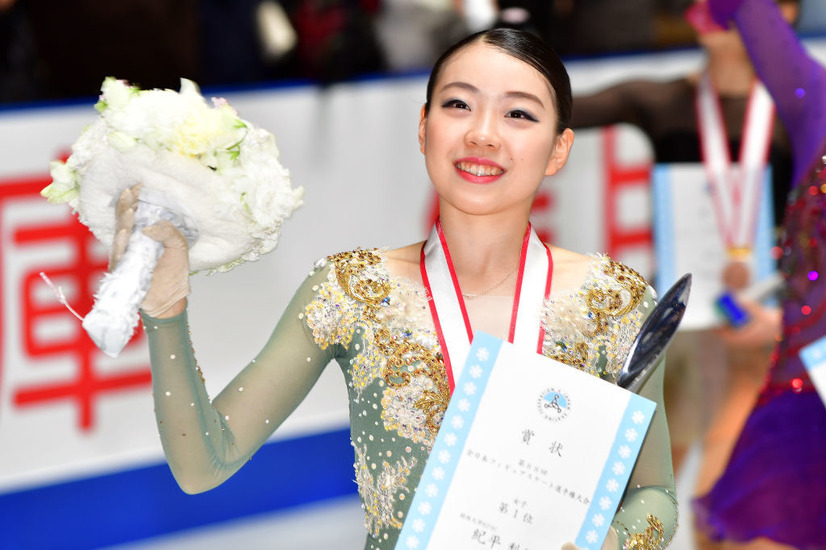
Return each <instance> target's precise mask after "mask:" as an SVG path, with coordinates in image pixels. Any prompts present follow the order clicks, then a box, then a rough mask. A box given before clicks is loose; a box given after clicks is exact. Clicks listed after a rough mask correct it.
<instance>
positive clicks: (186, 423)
mask: <svg viewBox="0 0 826 550" xmlns="http://www.w3.org/2000/svg"><path fill="white" fill-rule="evenodd" d="M325 273H326V268H325V269H324V270H321V271H319V272H316V273H314V274H311V276H310V277H308V278H307V280H306V281H305V282H304V284H303V285H302V286H301V287H300V288H299V290H298V291H297V292H296V294H295V296H294V297H293V299H292V301H291V302H290V304H289V305H288V306H287V309H286V311H285V312H284V314H283V316H282V317H281V320H280V321H279V322H278V324H277V325H276V327H275V329H274V330H273V332H272V335H271V336H270V338H269V340H268V341H267V343H266V345H265V346H264V348H263V349H262V350H261V352H260V353H259V354H258V355H257V356H256V357H255V359H253V360H252V361H251V362H250V363H249V364H248V365H246V367H244V368H243V370H241V371H240V373H239V374H238V375H237V376H236V377H235V378H234V379H233V380H232V382H230V383H229V385H227V387H226V388H224V389H223V390H222V391H221V393H220V394H219V395H218V396H217V397H216V398H215V399H214V400H212V401H210V398H209V396H208V395H207V393H206V389H205V387H204V382H203V378H202V376H201V371H200V368H199V367H198V364H197V363H196V360H195V356H194V352H193V350H192V344H191V341H190V337H189V332H188V331H189V328H188V325H187V317H186V312H184V313H183V314H181V315H179V316H177V317H173V318H170V319H155V318H152V317H148V316H146V315H144V316H143V325H144V328H145V330H146V332H147V335H148V337H149V347H150V356H151V361H152V384H153V394H154V399H155V415H156V418H157V422H158V429H159V432H160V436H161V442H162V444H163V448H164V453H165V454H166V457H167V461H168V462H169V466H170V469H171V470H172V474H173V475H174V476H175V479H176V481H177V482H178V484H179V485H180V486H181V488H182V489H183V490H184V491H186V492H188V493H197V492H201V491H206V490H208V489H211V488H213V487H215V486H217V485H219V484H221V483H222V482H223V481H225V480H226V479H227V478H229V477H230V476H231V475H232V474H233V473H235V472H236V471H237V470H238V469H239V468H240V467H241V466H242V465H243V464H244V463H245V462H246V461H247V460H249V458H250V457H251V456H252V455H253V454H254V453H255V451H256V450H258V448H259V447H260V446H261V445H262V444H263V443H264V442H265V441H266V439H267V438H268V437H269V436H270V435H271V434H272V432H273V430H275V428H276V427H278V426H279V425H280V424H281V423H282V422H283V421H284V419H286V418H287V416H289V414H290V413H291V412H292V411H293V410H294V409H295V408H296V407H297V406H298V405H299V403H300V402H301V401H302V400H303V399H304V397H305V396H306V395H307V393H308V392H309V391H310V388H312V386H313V385H314V384H315V382H316V380H317V379H318V377H319V376H320V375H321V372H322V371H323V369H324V367H325V366H326V365H327V364H328V363H329V361H330V360H331V359H332V358H333V356H334V350H335V346H329V347H327V349H326V350H322V349H321V348H320V347H319V346H318V345H316V344H315V342H314V341H313V337H312V334H311V333H310V331H309V329H308V328H307V325H306V323H305V322H304V320H303V317H304V307H305V305H306V304H308V303H309V302H310V301H311V299H312V297H313V296H314V294H315V289H316V288H317V285H318V284H319V283H320V282H322V281H323V280H324V277H325Z"/></svg>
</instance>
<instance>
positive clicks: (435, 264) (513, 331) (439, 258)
mask: <svg viewBox="0 0 826 550" xmlns="http://www.w3.org/2000/svg"><path fill="white" fill-rule="evenodd" d="M419 267H420V269H421V273H422V282H423V283H424V286H425V288H427V292H428V294H429V295H430V300H429V302H428V303H429V305H430V313H431V316H432V317H433V324H434V326H435V327H436V334H437V335H438V337H439V344H440V346H441V348H442V356H443V357H444V363H445V368H446V369H447V376H448V383H449V385H450V391H451V393H452V392H453V387H454V385H455V380H456V379H458V378H459V375H460V374H461V370H462V367H463V366H464V364H465V359H466V358H467V355H468V351H469V350H470V344H471V341H472V340H473V329H472V328H471V326H470V318H469V317H468V314H467V309H466V308H465V300H464V297H463V296H462V290H461V288H460V287H459V279H458V277H457V276H456V270H455V269H454V267H453V260H452V259H451V257H450V250H449V249H448V246H447V241H446V240H445V236H444V233H443V232H442V224H441V222H440V221H439V220H436V223H435V224H434V226H433V229H431V231H430V236H429V237H428V238H427V241H425V243H424V246H423V247H422V253H421V260H420V265H419ZM552 273H553V258H552V257H551V250H550V248H548V246H547V245H546V244H545V243H543V242H542V241H541V240H540V239H539V237H538V236H537V235H536V232H535V231H534V230H533V228H532V227H531V225H530V224H528V228H527V230H526V231H525V237H524V239H523V241H522V252H521V254H520V258H519V268H518V270H517V279H516V292H515V293H514V296H513V309H512V313H511V322H510V329H509V331H508V341H509V342H511V343H513V344H516V345H518V346H528V347H530V348H531V349H534V350H536V352H537V353H541V351H542V342H543V340H544V336H545V333H544V330H543V329H542V324H541V322H540V316H541V314H542V307H543V304H544V303H545V299H546V298H547V297H548V295H549V294H550V292H551V276H552Z"/></svg>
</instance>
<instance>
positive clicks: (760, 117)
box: [697, 73, 774, 253]
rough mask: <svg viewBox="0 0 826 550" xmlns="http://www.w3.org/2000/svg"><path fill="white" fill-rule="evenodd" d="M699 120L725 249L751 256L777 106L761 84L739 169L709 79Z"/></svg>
mask: <svg viewBox="0 0 826 550" xmlns="http://www.w3.org/2000/svg"><path fill="white" fill-rule="evenodd" d="M697 116H698V127H699V130H700V146H701V149H702V155H703V164H704V165H705V168H706V173H707V174H708V179H709V182H710V183H711V187H712V199H713V201H714V208H715V214H716V216H717V221H718V226H719V228H720V232H721V233H722V236H723V241H724V244H725V246H726V248H727V249H728V250H729V252H730V253H732V252H734V251H738V250H740V251H742V250H750V249H751V246H752V243H753V242H754V232H755V231H756V229H757V223H756V222H757V217H758V213H759V210H760V199H761V196H762V193H763V181H764V175H765V168H766V163H767V158H768V151H769V143H770V141H771V136H772V128H773V126H774V103H773V102H772V99H771V96H769V94H768V92H767V91H766V89H765V88H764V87H763V85H762V84H760V83H757V82H756V83H755V84H754V86H753V87H752V90H751V93H750V95H749V103H748V108H747V111H746V119H745V121H744V123H743V135H742V139H741V143H740V158H739V161H738V165H736V166H734V165H732V162H731V155H730V154H729V144H728V136H727V132H726V127H725V124H724V123H723V116H722V112H721V110H720V101H719V98H718V97H717V94H716V93H715V91H714V88H713V87H712V84H711V77H710V75H709V74H708V73H706V74H704V75H703V77H702V78H701V79H700V82H699V84H698V88H697Z"/></svg>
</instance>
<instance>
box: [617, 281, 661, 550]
mask: <svg viewBox="0 0 826 550" xmlns="http://www.w3.org/2000/svg"><path fill="white" fill-rule="evenodd" d="M653 302H655V299H654V293H653V290H652V289H651V288H650V287H649V288H647V289H646V292H645V295H644V297H643V304H642V306H638V307H639V308H642V311H643V313H644V315H645V316H647V315H649V314H650V313H651V311H652V310H653V308H652V307H645V304H646V303H649V304H651V303H653ZM664 378H665V358H663V359H661V360H660V361H659V363H658V364H657V367H656V369H655V371H654V373H653V374H652V375H651V378H649V379H648V381H647V382H646V383H645V384H644V385H643V387H642V388H641V389H640V391H639V394H640V395H641V396H642V397H645V398H646V399H650V400H651V401H653V402H654V403H656V404H657V408H656V411H655V412H654V418H653V419H652V421H651V425H650V426H649V428H648V433H647V435H646V437H645V441H644V443H643V445H642V449H641V450H640V455H639V457H638V458H637V464H636V466H635V467H634V471H633V472H632V473H631V478H630V479H629V481H628V488H627V489H626V491H625V495H623V499H622V503H621V504H620V507H619V509H618V510H617V513H616V515H615V516H614V520H613V522H612V526H613V527H614V529H615V530H616V531H617V534H618V535H619V548H623V546H624V545H625V544H626V543H627V542H629V541H630V542H631V543H632V544H633V546H632V548H635V549H636V550H654V549H660V548H665V547H666V546H668V544H669V543H670V542H671V539H672V538H673V537H674V533H675V532H676V530H677V495H676V489H675V483H674V469H673V466H672V462H671V438H670V436H669V433H668V423H667V422H666V412H665V403H664V401H663V380H664Z"/></svg>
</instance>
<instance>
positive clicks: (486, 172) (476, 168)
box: [456, 162, 505, 177]
mask: <svg viewBox="0 0 826 550" xmlns="http://www.w3.org/2000/svg"><path fill="white" fill-rule="evenodd" d="M456 168H458V169H459V170H461V171H462V172H467V173H468V174H472V175H474V176H478V177H481V176H498V175H500V174H502V173H504V172H505V171H504V170H503V169H502V168H500V167H498V166H494V165H492V164H476V163H475V162H457V163H456Z"/></svg>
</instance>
